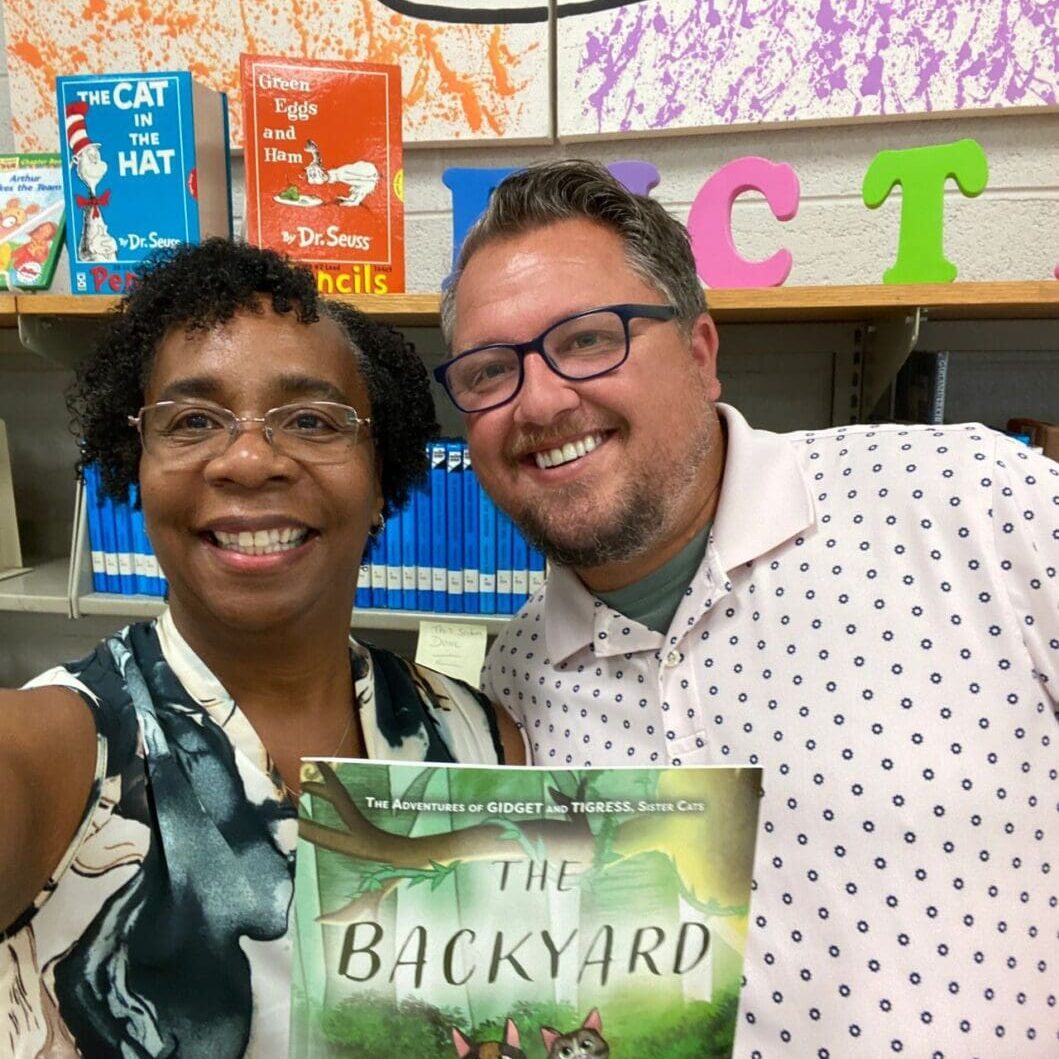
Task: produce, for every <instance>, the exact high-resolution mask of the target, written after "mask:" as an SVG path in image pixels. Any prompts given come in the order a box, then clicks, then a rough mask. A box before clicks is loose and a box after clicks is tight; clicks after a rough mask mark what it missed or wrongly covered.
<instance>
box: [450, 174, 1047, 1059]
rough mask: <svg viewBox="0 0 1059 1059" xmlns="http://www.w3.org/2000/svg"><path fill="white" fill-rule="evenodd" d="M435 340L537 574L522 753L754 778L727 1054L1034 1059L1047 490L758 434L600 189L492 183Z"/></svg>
mask: <svg viewBox="0 0 1059 1059" xmlns="http://www.w3.org/2000/svg"><path fill="white" fill-rule="evenodd" d="M615 307H616V308H615ZM443 326H444V328H445V331H446V336H447V338H448V340H449V342H450V346H451V349H452V358H451V359H450V360H449V361H447V362H446V364H445V365H443V367H442V368H441V369H439V372H438V374H439V377H443V381H444V382H445V384H446V387H447V389H448V391H449V393H450V396H452V397H453V399H454V400H455V401H456V403H457V405H459V406H460V408H461V409H462V410H463V411H464V413H465V415H466V422H467V434H468V438H469V441H470V445H471V452H472V458H473V461H474V466H475V469H476V471H477V473H478V475H479V477H480V479H481V481H482V483H483V485H484V486H485V488H486V489H487V490H488V491H489V492H490V493H491V494H492V496H493V497H494V499H495V500H496V501H497V503H498V504H499V505H500V506H501V507H503V508H504V509H505V510H507V511H508V512H509V513H510V514H511V516H512V518H513V519H514V520H515V521H516V522H517V523H518V524H519V525H520V526H521V527H522V529H523V531H524V532H525V533H526V534H527V535H528V536H529V537H530V538H531V539H532V540H534V541H535V542H537V543H538V544H539V545H540V546H541V547H543V548H544V549H545V550H546V552H547V553H548V554H549V556H550V558H551V560H552V564H553V566H552V572H551V575H550V577H549V579H548V582H547V584H546V585H545V588H544V589H543V590H542V591H541V592H540V593H538V595H537V596H536V597H534V598H533V599H531V600H530V602H529V603H528V604H527V606H526V607H524V608H523V610H522V612H521V613H520V614H519V616H518V617H517V618H515V620H514V621H512V622H511V623H510V625H509V626H508V627H507V629H506V630H505V632H504V633H503V634H502V635H501V636H500V637H499V638H498V640H497V643H496V645H495V646H494V648H493V650H492V652H491V654H490V657H489V659H488V661H487V664H486V669H485V673H484V690H485V691H486V692H487V693H488V694H489V695H490V696H491V697H493V698H494V699H495V700H498V701H500V702H501V703H503V704H504V705H505V706H506V707H507V708H508V709H509V710H510V711H511V712H512V713H513V714H514V715H515V716H516V718H517V719H518V720H519V721H520V723H521V724H522V726H523V727H524V729H525V731H526V734H527V736H528V740H529V745H530V747H531V749H532V753H533V757H534V760H535V761H536V762H537V763H539V764H545V765H547V764H549V763H553V762H554V763H555V764H556V765H561V766H564V767H589V766H603V765H610V764H632V765H636V764H659V765H662V764H672V765H680V764H706V763H720V764H725V763H731V764H736V763H742V762H750V763H752V764H756V765H760V766H761V767H762V769H763V785H764V800H763V803H762V812H761V830H760V833H759V845H758V853H757V857H756V861H755V890H754V893H753V896H752V902H751V929H750V936H749V939H748V943H747V951H746V954H745V974H746V978H747V983H746V987H745V989H744V992H743V997H742V1001H741V1017H740V1025H739V1030H738V1037H737V1043H736V1049H735V1054H736V1055H738V1056H742V1057H747V1059H749V1057H751V1056H762V1057H770V1056H777V1055H793V1056H798V1057H801V1056H819V1057H828V1056H830V1057H832V1059H839V1057H845V1056H852V1055H872V1056H879V1055H890V1054H894V1053H900V1052H904V1053H905V1054H913V1055H917V1056H920V1055H922V1056H944V1057H949V1059H953V1057H961V1059H962V1057H967V1056H988V1057H989V1059H996V1057H1000V1056H1005V1055H1016V1054H1017V1055H1019V1056H1020V1057H1028V1056H1044V1055H1046V1054H1047V1055H1054V1054H1055V1051H1054V1049H1055V1048H1056V1037H1057V1030H1059V1018H1057V1009H1056V1000H1055V994H1056V992H1057V989H1056V980H1057V979H1056V963H1057V960H1056V958H1055V955H1054V952H1055V938H1056V931H1057V927H1059V915H1057V912H1056V904H1057V898H1056V893H1057V885H1056V873H1055V872H1052V871H1051V867H1052V865H1051V864H1050V859H1051V860H1054V859H1055V854H1056V835H1057V832H1059V828H1057V826H1056V824H1055V821H1054V813H1055V803H1056V789H1057V760H1056V754H1055V751H1054V742H1053V741H1054V740H1055V736H1056V732H1055V728H1056V724H1055V711H1056V693H1055V689H1056V688H1057V687H1059V581H1057V575H1056V567H1057V566H1059V468H1057V467H1056V465H1055V464H1053V463H1052V462H1050V461H1048V460H1045V459H1044V458H1042V457H1039V456H1036V455H1034V454H1032V453H1030V452H1029V451H1028V450H1025V449H1023V448H1021V447H1019V446H1017V445H1016V444H1015V443H1013V442H1010V441H1008V440H1007V439H1005V438H1003V437H1001V436H999V435H997V434H994V433H992V432H990V431H988V430H986V429H984V428H982V427H977V426H956V427H945V428H935V427H901V426H882V427H859V426H858V427H848V428H838V429H833V430H827V431H821V432H816V433H800V434H792V435H786V436H780V435H776V434H771V433H767V432H764V431H758V430H754V429H752V428H751V427H750V426H749V425H748V424H747V423H746V421H745V420H744V419H743V418H742V417H741V416H740V415H739V414H738V412H736V411H735V410H734V409H732V408H730V407H726V406H725V405H722V404H716V403H715V402H716V400H717V398H718V397H719V396H720V384H719V383H718V381H717V376H716V371H715V366H716V355H717V334H716V331H715V329H714V326H713V323H712V322H711V320H710V317H709V316H708V315H707V314H706V307H705V303H704V300H703V295H702V291H701V288H700V285H699V282H698V280H697V278H696V274H695V266H694V261H693V259H692V256H691V253H690V249H689V246H688V240H687V235H686V232H685V231H684V229H683V228H682V226H680V225H679V224H678V223H677V222H676V221H674V220H673V219H672V218H670V217H669V216H668V215H667V214H666V213H665V211H664V210H663V209H662V208H661V207H660V206H659V205H658V204H656V203H654V202H652V201H651V200H649V199H643V198H639V197H637V196H633V195H631V194H629V193H627V192H626V191H625V190H624V189H623V188H622V187H621V186H620V185H619V184H617V183H616V182H615V181H614V180H613V179H612V178H611V177H610V176H609V175H608V174H607V172H606V171H605V170H603V169H602V168H600V167H597V166H594V165H591V164H589V163H583V162H577V161H563V162H556V163H550V164H546V165H542V166H539V167H534V168H532V169H530V170H526V171H523V172H521V173H518V174H515V175H514V176H512V177H510V178H509V179H508V180H507V181H505V182H504V183H503V184H502V185H501V186H500V187H499V188H498V189H497V191H496V192H495V193H494V195H493V198H492V200H491V203H490V206H489V208H488V209H487V211H486V213H485V214H484V215H483V217H482V218H481V220H480V221H479V222H478V224H477V225H476V227H475V228H474V229H472V231H471V233H470V234H469V235H468V237H467V240H466V242H465V243H464V245H463V248H462V251H461V254H460V260H459V264H458V268H457V271H456V274H455V276H454V281H453V283H452V284H451V286H450V288H449V289H448V291H447V293H446V296H445V300H444V304H443Z"/></svg>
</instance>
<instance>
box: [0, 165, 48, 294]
mask: <svg viewBox="0 0 1059 1059" xmlns="http://www.w3.org/2000/svg"><path fill="white" fill-rule="evenodd" d="M62 174H63V170H62V159H61V158H60V157H59V155H57V154H5V155H0V287H7V288H8V289H15V288H22V289H28V290H46V289H47V288H48V287H49V286H50V285H51V280H52V276H53V275H54V273H55V262H56V260H57V259H58V257H59V252H60V250H61V249H62V236H63V177H62Z"/></svg>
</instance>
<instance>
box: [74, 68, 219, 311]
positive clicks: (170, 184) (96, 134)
mask: <svg viewBox="0 0 1059 1059" xmlns="http://www.w3.org/2000/svg"><path fill="white" fill-rule="evenodd" d="M56 92H57V95H58V102H59V126H60V128H61V129H62V130H63V135H62V137H61V147H62V161H63V171H64V173H66V174H67V178H66V218H67V225H66V242H67V248H68V250H69V256H70V287H71V289H72V290H73V292H74V293H75V294H121V293H123V292H125V291H126V290H128V289H129V287H130V286H131V285H132V284H133V283H135V281H136V276H137V270H138V268H139V266H140V265H141V263H142V262H143V259H144V258H145V257H147V255H148V254H150V253H151V252H152V251H154V250H156V249H158V248H161V247H171V246H176V245H178V244H180V243H198V242H201V241H202V240H203V239H206V238H207V237H209V236H214V235H218V236H225V237H227V236H230V235H231V230H232V226H231V218H232V210H231V175H230V172H229V166H228V100H227V96H225V95H224V93H221V92H215V91H213V90H212V89H209V88H206V87H205V86H204V85H201V84H199V83H198V82H196V81H194V80H193V79H192V77H191V75H190V74H189V73H187V72H186V71H176V72H150V73H129V74H77V75H72V76H60V77H58V78H56Z"/></svg>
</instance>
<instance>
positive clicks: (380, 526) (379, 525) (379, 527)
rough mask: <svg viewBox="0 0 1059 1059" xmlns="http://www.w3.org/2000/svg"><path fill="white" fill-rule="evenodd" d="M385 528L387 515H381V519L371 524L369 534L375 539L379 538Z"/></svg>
mask: <svg viewBox="0 0 1059 1059" xmlns="http://www.w3.org/2000/svg"><path fill="white" fill-rule="evenodd" d="M384 529H386V516H385V515H379V521H378V522H373V523H372V524H371V529H370V530H368V536H369V537H371V539H372V540H373V541H374V540H378V539H379V537H381V536H382V531H383V530H384Z"/></svg>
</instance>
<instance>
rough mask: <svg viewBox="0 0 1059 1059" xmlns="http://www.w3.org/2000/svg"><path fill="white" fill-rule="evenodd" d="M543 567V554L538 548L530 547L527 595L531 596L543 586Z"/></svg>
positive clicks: (544, 563) (544, 562) (544, 564)
mask: <svg viewBox="0 0 1059 1059" xmlns="http://www.w3.org/2000/svg"><path fill="white" fill-rule="evenodd" d="M545 566H546V560H545V558H544V552H542V551H541V550H540V548H534V547H532V546H531V547H530V550H529V594H530V595H531V596H532V595H534V594H535V593H536V592H537V590H538V589H539V588H540V587H541V586H542V585H543V584H544V569H545Z"/></svg>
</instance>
